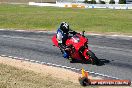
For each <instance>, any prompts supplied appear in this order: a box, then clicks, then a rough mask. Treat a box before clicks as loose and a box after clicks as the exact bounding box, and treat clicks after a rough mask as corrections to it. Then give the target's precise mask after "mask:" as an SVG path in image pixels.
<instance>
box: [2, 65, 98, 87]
mask: <svg viewBox="0 0 132 88" xmlns="http://www.w3.org/2000/svg"><path fill="white" fill-rule="evenodd" d="M0 88H83V87H82V86H80V85H79V84H76V83H72V82H70V81H64V80H61V79H57V78H52V77H51V76H50V75H48V74H47V75H42V74H39V73H35V72H32V71H27V70H23V69H18V68H15V67H12V66H8V65H4V64H0ZM88 88H97V87H96V86H95V87H88Z"/></svg>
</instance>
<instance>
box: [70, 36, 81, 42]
mask: <svg viewBox="0 0 132 88" xmlns="http://www.w3.org/2000/svg"><path fill="white" fill-rule="evenodd" d="M72 41H73V42H74V43H78V42H79V41H80V38H79V37H78V36H76V35H75V36H73V37H72Z"/></svg>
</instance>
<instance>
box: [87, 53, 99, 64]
mask: <svg viewBox="0 0 132 88" xmlns="http://www.w3.org/2000/svg"><path fill="white" fill-rule="evenodd" d="M87 55H88V56H89V57H90V60H91V63H92V64H93V65H99V59H98V58H97V57H96V56H95V54H94V53H93V52H92V51H91V50H89V51H88V52H87Z"/></svg>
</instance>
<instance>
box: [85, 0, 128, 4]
mask: <svg viewBox="0 0 132 88" xmlns="http://www.w3.org/2000/svg"><path fill="white" fill-rule="evenodd" d="M84 3H87V4H97V3H96V0H91V1H89V0H85V1H84ZM98 4H106V3H105V1H101V0H100V1H99V3H98ZM109 4H115V0H110V1H109ZM118 4H126V0H119V3H118Z"/></svg>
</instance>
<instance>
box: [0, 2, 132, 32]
mask: <svg viewBox="0 0 132 88" xmlns="http://www.w3.org/2000/svg"><path fill="white" fill-rule="evenodd" d="M131 14H132V10H111V9H73V8H58V7H37V6H28V5H9V4H1V5H0V28H9V29H11V28H13V29H26V30H27V29H28V30H31V29H32V30H45V29H47V30H56V29H57V28H58V26H59V24H60V22H62V21H66V22H68V23H69V24H70V27H71V28H72V29H74V30H78V31H81V30H85V31H89V32H99V33H111V32H112V33H113V32H114V33H123V34H132V29H131V28H132V16H131Z"/></svg>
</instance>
